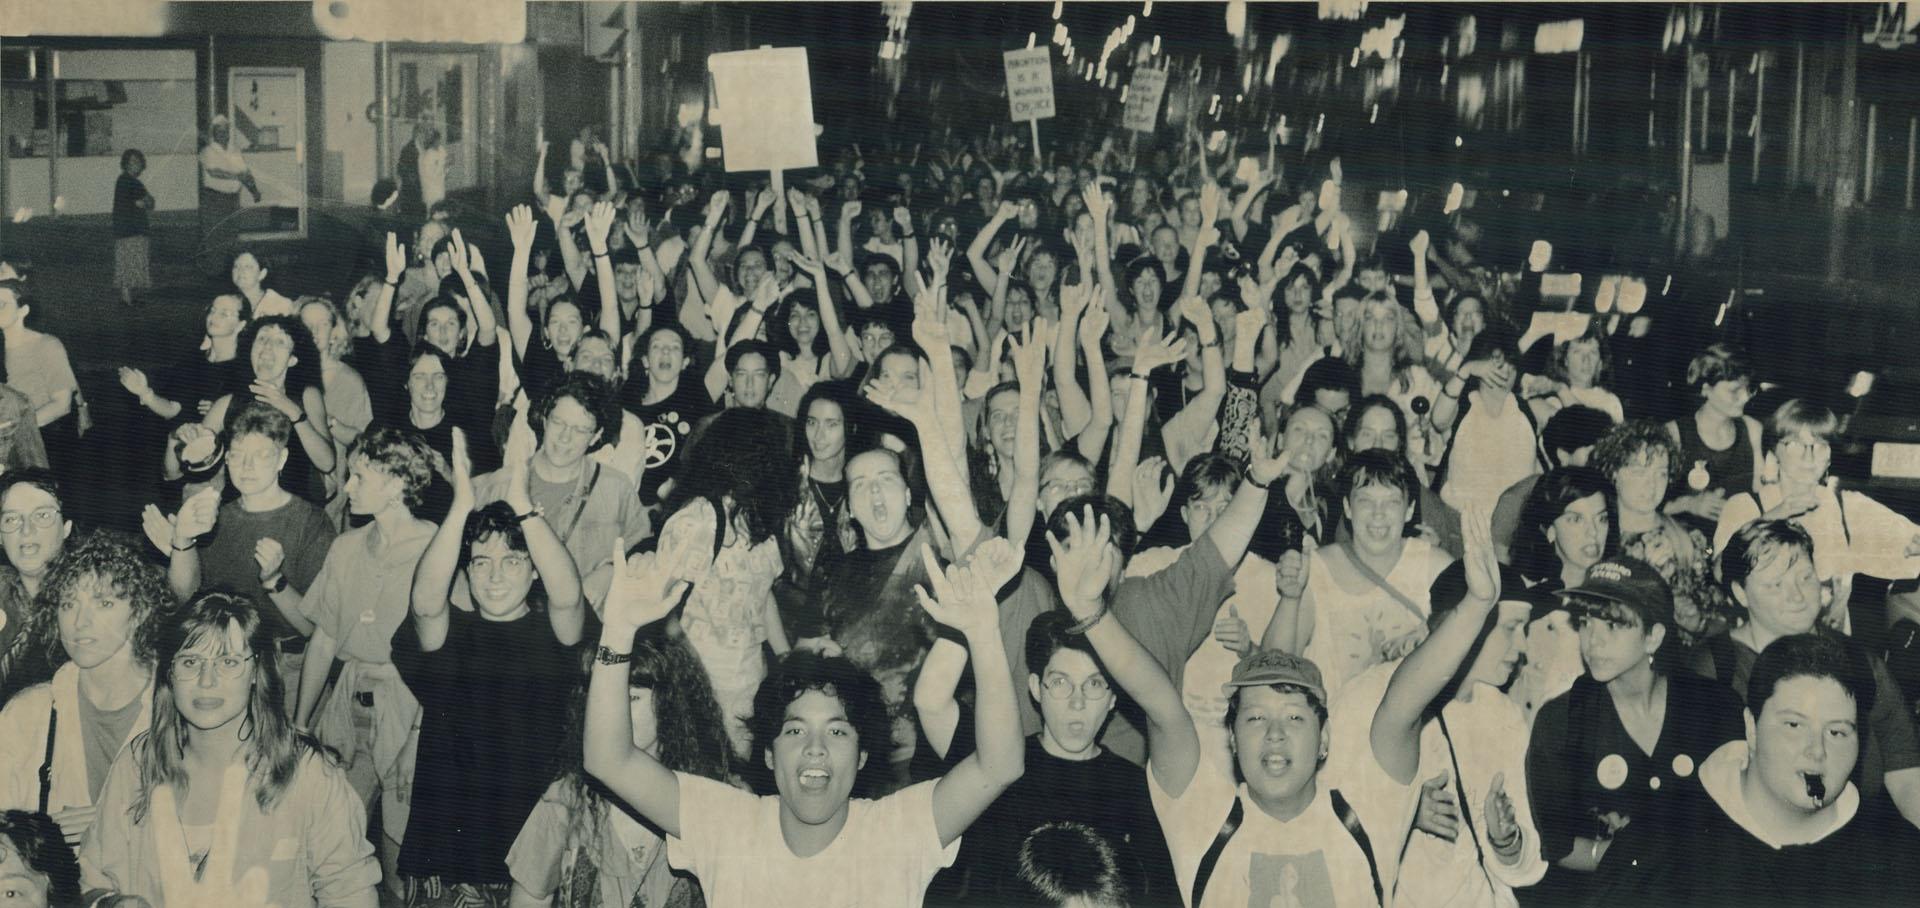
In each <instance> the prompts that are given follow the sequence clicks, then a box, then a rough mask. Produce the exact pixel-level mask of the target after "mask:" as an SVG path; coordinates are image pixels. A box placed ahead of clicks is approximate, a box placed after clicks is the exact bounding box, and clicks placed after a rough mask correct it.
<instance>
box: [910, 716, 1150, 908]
mask: <svg viewBox="0 0 1920 908" xmlns="http://www.w3.org/2000/svg"><path fill="white" fill-rule="evenodd" d="M1024 695H1025V694H1024V692H1022V696H1024ZM972 722H973V719H972V717H971V716H970V715H968V716H963V717H962V721H961V724H962V726H964V727H966V729H967V730H968V731H969V732H971V730H972V728H971V727H972ZM968 737H969V738H971V735H969V736H968ZM954 743H955V749H954V750H951V751H949V755H950V756H964V755H963V754H961V753H960V752H959V751H958V749H957V748H958V746H959V745H960V743H961V740H960V737H959V736H958V735H956V736H955V742H954ZM968 746H969V747H971V744H970V743H969V744H968ZM1047 823H1080V824H1083V825H1085V826H1087V827H1089V828H1091V829H1093V830H1094V831H1095V832H1098V833H1100V835H1102V836H1104V837H1105V838H1106V840H1107V842H1108V843H1109V844H1111V845H1112V846H1113V849H1114V852H1115V857H1116V858H1117V863H1118V864H1119V868H1120V872H1121V874H1122V875H1123V876H1124V877H1125V878H1126V881H1127V896H1128V903H1129V904H1131V905H1134V906H1136V908H1145V906H1149V905H1165V906H1178V905H1180V893H1179V887H1178V883H1177V882H1176V881H1175V877H1174V872H1173V860H1172V858H1171V857H1170V856H1169V855H1168V852H1167V840H1166V837H1165V836H1164V835H1163V834H1162V833H1161V831H1160V822H1159V820H1158V819H1157V818H1156V817H1155V816H1154V812H1153V803H1152V801H1151V800H1150V799H1149V797H1148V794H1147V771H1146V770H1145V769H1142V768H1140V767H1139V766H1135V765H1134V764H1132V763H1129V762H1127V761H1126V760H1125V759H1123V758H1121V757H1119V756H1117V755H1115V754H1114V753H1113V752H1112V751H1108V750H1102V751H1101V752H1100V755H1099V756H1097V757H1094V758H1093V759H1091V760H1084V761H1076V760H1063V759H1061V758H1059V757H1056V756H1054V755H1052V754H1050V753H1047V751H1046V748H1045V747H1043V746H1041V743H1040V736H1039V735H1034V736H1032V737H1029V738H1027V769H1026V773H1025V774H1024V775H1022V776H1021V777H1020V780H1019V781H1017V782H1015V783H1013V785H1012V786H1010V787H1008V789H1007V790H1006V791H1005V792H1004V793H1002V794H1001V795H1000V797H999V798H998V799H996V800H995V801H994V802H993V804H992V805H991V806H989V807H988V808H987V810H986V812H985V813H983V814H981V815H980V818H979V819H978V820H975V821H974V823H973V825H972V826H969V827H967V832H966V835H964V836H962V837H961V839H960V856H959V858H957V859H956V860H955V861H954V863H953V866H952V867H950V868H948V869H946V870H943V871H941V872H940V874H939V875H938V876H936V877H934V880H933V883H932V885H931V886H930V887H929V888H928V891H927V904H928V905H932V906H947V905H952V906H959V905H1018V904H1026V903H1029V902H1031V901H1034V900H1036V899H1037V897H1038V893H1035V892H1033V891H1032V890H1031V889H1030V888H1028V886H1027V885H1026V884H1025V883H1024V882H1022V881H1021V880H1020V877H1019V874H1018V873H1017V872H1016V868H1018V867H1019V857H1020V843H1021V841H1022V840H1023V839H1025V838H1026V836H1027V834H1028V833H1031V832H1032V831H1033V830H1034V829H1035V828H1037V827H1039V826H1042V825H1044V824H1047Z"/></svg>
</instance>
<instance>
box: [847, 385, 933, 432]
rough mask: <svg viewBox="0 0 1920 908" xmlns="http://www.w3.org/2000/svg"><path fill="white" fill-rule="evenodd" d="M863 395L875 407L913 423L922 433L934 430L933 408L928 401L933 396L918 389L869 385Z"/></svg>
mask: <svg viewBox="0 0 1920 908" xmlns="http://www.w3.org/2000/svg"><path fill="white" fill-rule="evenodd" d="M863 394H864V396H865V397H866V398H867V400H869V401H872V402H873V403H874V405H875V406H878V407H880V408H881V409H884V410H886V411H887V412H889V413H892V414H894V415H896V416H898V417H900V418H901V419H904V420H906V421H908V422H910V423H913V425H914V427H915V428H918V429H920V430H922V431H929V430H931V429H932V428H934V422H935V418H934V413H933V406H932V402H931V401H930V400H928V398H929V397H930V396H931V395H925V394H921V393H920V391H919V389H918V388H913V387H907V386H893V387H882V386H880V385H868V386H867V389H866V391H865V392H863Z"/></svg>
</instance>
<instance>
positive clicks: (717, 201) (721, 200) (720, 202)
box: [706, 189, 729, 229]
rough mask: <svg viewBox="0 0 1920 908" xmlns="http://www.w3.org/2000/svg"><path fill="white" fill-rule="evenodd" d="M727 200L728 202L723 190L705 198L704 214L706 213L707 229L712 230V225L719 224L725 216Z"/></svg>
mask: <svg viewBox="0 0 1920 908" xmlns="http://www.w3.org/2000/svg"><path fill="white" fill-rule="evenodd" d="M728 200H729V196H728V194H727V191H726V190H724V189H722V190H720V191H718V192H715V193H714V194H713V195H711V196H708V197H707V212H706V213H707V228H708V229H712V228H713V226H714V225H716V224H718V223H720V219H721V218H722V217H725V216H726V214H727V203H728Z"/></svg>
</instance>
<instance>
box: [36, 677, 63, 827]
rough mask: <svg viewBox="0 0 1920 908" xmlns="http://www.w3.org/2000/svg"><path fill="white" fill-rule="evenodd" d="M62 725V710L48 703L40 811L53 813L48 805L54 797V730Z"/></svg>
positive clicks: (41, 774) (41, 765)
mask: <svg viewBox="0 0 1920 908" xmlns="http://www.w3.org/2000/svg"><path fill="white" fill-rule="evenodd" d="M59 727H60V710H59V708H57V707H55V706H54V705H52V704H51V703H49V704H48V705H47V754H46V757H45V758H44V759H43V760H41V762H40V812H41V813H51V811H49V810H47V806H48V804H49V803H50V801H51V799H52V797H53V741H54V731H55V730H57V729H58V728H59Z"/></svg>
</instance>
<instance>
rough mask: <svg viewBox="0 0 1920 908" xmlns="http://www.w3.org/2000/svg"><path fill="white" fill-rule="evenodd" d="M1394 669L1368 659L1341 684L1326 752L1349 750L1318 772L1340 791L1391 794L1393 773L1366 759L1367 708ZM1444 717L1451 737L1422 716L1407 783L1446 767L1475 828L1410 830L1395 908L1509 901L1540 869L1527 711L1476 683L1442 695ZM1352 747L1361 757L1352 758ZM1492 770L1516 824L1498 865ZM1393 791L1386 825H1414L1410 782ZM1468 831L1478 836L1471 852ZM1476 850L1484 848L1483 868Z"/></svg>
mask: <svg viewBox="0 0 1920 908" xmlns="http://www.w3.org/2000/svg"><path fill="white" fill-rule="evenodd" d="M1399 667H1400V663H1399V662H1397V661H1395V662H1386V663H1381V664H1380V665H1376V666H1373V667H1372V668H1369V669H1367V670H1366V671H1364V672H1361V673H1360V675H1359V677H1356V678H1354V679H1353V680H1352V681H1351V682H1349V683H1348V684H1347V687H1346V690H1345V691H1344V692H1343V693H1342V697H1343V699H1342V700H1341V702H1340V710H1339V712H1337V713H1335V714H1334V716H1333V718H1332V720H1331V726H1332V729H1331V732H1330V737H1331V739H1332V740H1331V743H1330V745H1329V748H1330V752H1331V753H1338V754H1345V755H1347V756H1346V758H1345V759H1342V760H1339V761H1333V760H1329V761H1328V762H1327V771H1326V773H1325V774H1324V776H1323V777H1324V778H1326V779H1327V783H1328V784H1329V785H1332V786H1333V787H1335V788H1338V789H1340V790H1341V791H1342V792H1346V791H1358V790H1361V789H1362V787H1363V786H1369V785H1370V786H1374V787H1376V788H1379V789H1380V790H1382V791H1383V792H1385V793H1386V794H1387V795H1388V796H1389V797H1390V796H1391V794H1392V791H1393V789H1392V788H1391V787H1388V786H1391V785H1392V784H1393V782H1392V779H1391V778H1389V777H1388V776H1387V775H1386V771H1385V770H1383V769H1381V768H1380V764H1379V761H1377V760H1375V759H1373V758H1372V748H1373V740H1372V731H1373V716H1374V713H1375V712H1376V711H1377V710H1378V709H1379V708H1380V702H1381V701H1382V700H1384V699H1385V698H1386V693H1387V685H1388V684H1389V683H1391V682H1392V680H1393V673H1394V670H1395V669H1398V668H1399ZM1445 715H1446V719H1447V732H1449V733H1450V735H1448V734H1442V733H1441V730H1440V723H1439V722H1438V721H1433V720H1429V721H1428V722H1427V723H1426V725H1425V726H1423V727H1422V728H1421V729H1420V762H1419V766H1418V768H1417V769H1416V770H1415V771H1414V779H1413V781H1414V783H1415V785H1418V784H1419V783H1421V782H1424V781H1425V780H1427V779H1431V778H1433V777H1435V776H1438V775H1442V774H1445V775H1446V776H1447V778H1448V789H1447V791H1448V793H1450V794H1452V795H1453V796H1454V798H1455V799H1456V801H1459V800H1464V801H1465V802H1466V807H1467V810H1468V815H1469V816H1470V817H1471V818H1472V821H1473V833H1474V834H1473V836H1471V837H1469V836H1468V835H1467V834H1466V831H1467V828H1466V824H1464V823H1462V824H1461V825H1460V827H1459V832H1460V834H1459V835H1458V836H1456V837H1455V839H1454V840H1453V841H1452V842H1448V841H1447V840H1445V839H1442V838H1439V837H1437V836H1432V835H1429V834H1427V833H1425V832H1421V831H1419V830H1414V831H1413V832H1412V833H1410V834H1408V835H1407V837H1406V843H1407V845H1406V849H1405V850H1404V851H1403V852H1402V853H1401V856H1400V868H1399V871H1398V872H1399V874H1403V875H1405V877H1406V879H1407V885H1406V886H1405V887H1403V888H1401V889H1400V890H1399V892H1397V893H1396V894H1395V896H1394V905H1395V908H1417V906H1434V908H1441V906H1452V908H1469V906H1479V908H1514V906H1515V905H1517V904H1519V903H1518V900H1517V899H1516V898H1515V896H1514V894H1513V890H1514V888H1515V887H1523V886H1531V885H1533V884H1534V883H1537V882H1539V881H1540V878H1541V877H1542V876H1544V875H1545V874H1546V872H1547V864H1546V861H1545V860H1543V859H1542V858H1541V857H1540V835H1539V833H1538V832H1537V831H1535V829H1534V826H1533V805H1532V802H1530V801H1529V800H1528V799H1527V785H1526V777H1527V743H1528V723H1527V717H1526V714H1525V713H1523V712H1521V711H1520V707H1519V706H1518V705H1516V704H1515V703H1514V702H1513V701H1512V700H1511V699H1508V697H1507V695H1506V694H1503V693H1501V692H1500V690H1499V689H1498V688H1495V687H1492V686H1489V685H1484V684H1483V685H1479V686H1478V687H1477V689H1476V690H1475V691H1474V696H1473V699H1472V700H1453V701H1450V702H1448V703H1447V705H1446V707H1445ZM1449 736H1450V737H1451V738H1452V740H1453V754H1452V755H1451V756H1450V755H1449V754H1448V752H1447V739H1448V737H1449ZM1356 753H1357V754H1363V755H1365V756H1364V757H1358V756H1354V754H1356ZM1455 758H1457V759H1458V761H1459V766H1460V778H1456V777H1455V776H1454V773H1453V765H1454V760H1455ZM1368 771H1370V772H1371V775H1370V774H1369V772H1368ZM1496 774H1499V775H1502V776H1503V777H1504V778H1503V782H1502V786H1501V788H1502V790H1503V791H1505V792H1506V793H1507V797H1508V798H1509V799H1511V801H1512V803H1513V816H1514V821H1515V822H1516V823H1518V824H1519V826H1520V830H1521V835H1522V837H1523V838H1522V841H1521V852H1520V859H1519V860H1518V861H1517V862H1516V863H1514V864H1504V863H1501V861H1500V858H1499V856H1498V855H1497V854H1495V853H1494V851H1493V843H1492V842H1491V841H1490V840H1489V839H1488V837H1487V826H1486V821H1485V820H1484V819H1483V816H1484V814H1485V813H1486V801H1487V792H1488V791H1489V790H1491V789H1492V787H1493V777H1494V775H1496ZM1462 785H1464V786H1465V789H1464V792H1463V790H1462V787H1461V786H1462ZM1400 791H1402V792H1404V794H1405V797H1404V799H1403V800H1402V801H1401V802H1400V804H1399V806H1400V809H1401V811H1402V814H1401V815H1402V817H1403V819H1402V820H1401V821H1399V822H1398V824H1397V825H1396V826H1395V827H1394V828H1396V829H1400V830H1403V831H1404V830H1407V829H1409V828H1411V827H1412V825H1413V817H1414V810H1415V808H1416V807H1417V803H1418V800H1419V790H1418V789H1417V788H1415V787H1412V786H1409V787H1407V788H1404V789H1400ZM1475 839H1478V840H1479V845H1478V847H1479V851H1477V852H1476V850H1475V841H1474V840H1475ZM1481 854H1484V855H1485V856H1486V872H1484V873H1483V872H1481V863H1480V859H1479V855H1481Z"/></svg>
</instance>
